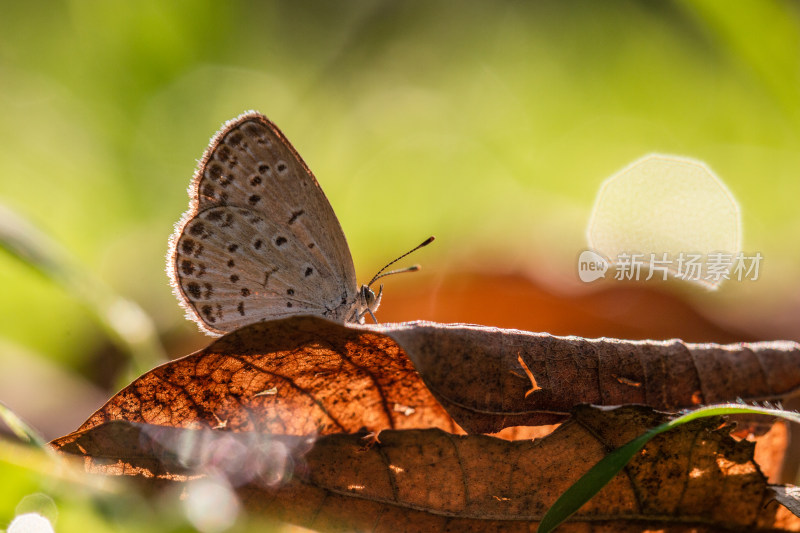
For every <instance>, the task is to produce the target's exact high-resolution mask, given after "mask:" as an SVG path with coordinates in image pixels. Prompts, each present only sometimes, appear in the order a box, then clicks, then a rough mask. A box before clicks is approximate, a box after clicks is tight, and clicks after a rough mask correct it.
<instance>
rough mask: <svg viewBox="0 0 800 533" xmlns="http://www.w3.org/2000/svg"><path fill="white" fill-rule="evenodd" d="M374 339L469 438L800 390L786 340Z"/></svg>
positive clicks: (406, 328)
mask: <svg viewBox="0 0 800 533" xmlns="http://www.w3.org/2000/svg"><path fill="white" fill-rule="evenodd" d="M374 327H375V326H373V328H374ZM380 330H381V331H384V332H385V333H386V334H387V335H390V336H391V337H392V338H394V339H395V340H396V341H397V342H398V343H399V344H400V345H401V346H402V347H403V348H404V349H405V351H406V353H407V354H408V355H409V357H410V358H411V360H412V361H413V362H414V365H415V366H416V368H417V370H418V371H419V373H420V374H421V375H422V377H423V379H424V380H425V383H426V384H427V385H428V388H429V389H430V390H431V392H433V394H434V396H436V399H438V400H439V402H440V403H441V404H442V405H443V406H444V407H445V408H446V409H447V411H448V412H449V413H450V415H451V416H452V417H453V418H454V419H455V420H456V421H457V422H458V423H459V424H460V425H461V427H462V428H464V430H466V431H467V432H468V433H494V432H497V431H499V430H501V429H502V428H504V427H509V426H521V425H541V424H553V423H556V422H559V421H561V420H563V419H564V418H565V417H566V415H567V413H569V411H570V409H571V408H572V407H573V406H574V405H576V404H580V403H591V404H595V405H623V404H631V403H635V404H643V405H649V406H651V407H653V408H655V409H659V410H664V411H676V410H680V409H683V408H690V407H696V406H698V405H700V404H710V403H718V402H725V401H735V400H737V399H743V400H745V401H757V400H779V399H782V398H786V397H790V396H793V395H795V394H796V393H797V390H798V388H799V387H800V344H798V343H796V342H789V341H775V342H756V343H737V344H729V345H719V344H690V343H684V342H682V341H680V340H676V339H674V340H669V341H624V340H618V339H606V338H602V339H584V338H581V337H557V336H554V335H550V334H547V333H530V332H525V331H518V330H506V329H499V328H490V327H485V326H474V325H460V324H437V323H431V322H407V323H403V324H390V325H383V326H382V327H381V328H380Z"/></svg>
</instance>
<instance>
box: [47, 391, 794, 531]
mask: <svg viewBox="0 0 800 533" xmlns="http://www.w3.org/2000/svg"><path fill="white" fill-rule="evenodd" d="M665 420H666V417H665V416H664V415H662V414H658V413H655V412H653V411H651V410H650V409H648V408H644V407H634V406H628V407H623V408H618V409H613V410H608V409H598V408H591V407H588V406H581V407H578V408H577V409H576V410H575V411H574V413H573V417H572V418H571V419H570V420H569V421H567V422H566V423H564V424H563V425H562V426H561V427H560V428H559V429H557V430H556V431H555V432H554V433H553V434H552V435H550V436H548V437H546V438H544V439H541V440H537V441H533V442H531V441H515V442H509V441H505V440H501V439H497V438H494V437H489V436H485V435H466V436H465V435H453V434H450V433H446V432H443V431H440V430H403V431H385V432H383V433H382V434H381V439H380V442H376V443H374V444H373V445H372V446H368V447H365V446H364V443H363V440H361V439H359V438H358V436H356V435H329V436H325V437H321V438H319V439H318V440H317V441H316V442H315V443H313V447H310V448H309V446H310V441H309V440H308V439H304V438H300V437H292V436H272V435H264V434H253V433H239V434H237V433H231V432H223V431H213V430H208V429H206V430H203V431H198V430H185V429H184V430H181V429H174V428H165V427H153V426H148V425H142V424H130V423H122V422H117V423H108V424H104V425H100V426H97V427H95V428H93V429H89V430H85V431H82V432H78V433H76V434H74V435H73V436H72V437H73V438H71V439H68V441H66V442H65V444H64V445H63V446H62V447H61V451H62V452H65V453H69V454H76V455H79V456H83V457H85V458H88V459H86V460H85V464H86V467H87V469H88V470H90V471H94V472H103V473H108V474H128V475H132V476H137V477H138V479H139V480H140V481H142V482H143V483H145V484H155V485H159V486H160V483H161V482H163V481H164V480H173V481H184V480H187V479H189V478H190V477H191V476H194V475H212V474H213V475H217V476H218V475H221V473H223V474H224V475H225V476H226V477H227V479H228V481H229V482H230V483H231V485H233V486H234V487H236V493H237V494H238V495H239V497H240V498H241V500H242V502H243V503H244V504H245V506H246V507H247V508H248V509H249V510H250V511H253V512H258V513H262V514H264V515H267V516H269V517H273V518H278V519H283V520H287V521H291V522H295V523H297V524H300V525H302V526H305V527H310V528H314V529H318V530H322V531H371V532H382V531H387V532H404V531H474V532H478V531H508V532H516V531H520V532H521V531H531V530H532V529H533V528H534V527H535V525H536V523H537V521H538V520H540V519H541V517H542V515H543V513H544V512H545V511H546V510H547V508H548V507H549V506H550V505H551V504H552V503H553V501H554V500H555V498H556V497H557V496H558V495H559V494H561V492H562V491H564V490H565V489H566V488H567V487H568V486H569V485H570V484H572V483H573V482H575V481H576V480H577V479H578V478H579V477H580V475H582V474H583V473H584V472H586V470H587V469H588V468H590V467H591V466H592V465H593V464H594V463H596V462H597V461H598V460H599V459H601V458H602V457H603V456H604V455H605V454H606V453H607V452H608V451H609V450H611V449H613V448H615V447H617V446H619V445H621V444H623V443H625V442H626V441H628V440H629V439H631V438H633V437H635V436H637V435H638V434H640V433H642V432H643V431H645V430H646V429H647V428H650V427H653V426H654V425H657V424H659V423H662V422H664V421H665ZM720 420H721V419H719V418H712V419H705V420H698V421H694V422H692V423H690V424H686V425H683V426H680V427H679V428H677V429H675V430H673V431H670V432H667V433H664V434H662V435H660V436H658V437H656V438H655V439H654V440H652V441H651V442H650V443H649V444H648V445H647V446H646V447H645V448H644V449H643V450H642V452H641V453H639V454H638V455H637V457H636V458H635V459H634V460H633V461H632V462H631V463H630V464H629V465H628V467H627V468H626V469H625V470H624V471H623V472H621V473H620V474H619V475H618V476H617V477H615V478H614V479H613V480H612V481H611V483H610V484H609V485H607V486H606V487H605V488H604V489H603V490H602V491H601V492H600V493H599V494H598V495H597V496H596V497H595V498H594V499H593V500H591V501H590V502H589V503H588V504H587V505H585V506H584V507H583V508H581V510H580V511H579V512H578V513H577V514H576V515H575V516H574V517H573V519H572V522H571V523H568V524H567V525H566V526H565V527H564V528H562V529H561V530H560V531H641V530H643V529H648V528H650V529H652V528H657V529H662V530H664V531H690V530H692V531H726V530H729V531H775V530H776V529H777V528H778V527H780V528H785V530H792V529H797V528H800V520H798V519H797V518H796V517H793V516H791V515H789V514H787V513H786V512H785V509H784V508H783V507H782V506H781V505H780V504H779V503H777V502H776V501H775V500H774V499H773V492H772V490H771V487H769V486H768V485H767V484H766V481H765V479H764V477H763V475H762V474H761V472H760V471H759V469H758V467H757V465H755V464H754V463H753V461H752V451H753V444H752V443H749V442H746V441H738V442H737V441H736V440H734V439H732V438H731V437H730V436H729V435H728V431H729V430H730V426H723V427H720Z"/></svg>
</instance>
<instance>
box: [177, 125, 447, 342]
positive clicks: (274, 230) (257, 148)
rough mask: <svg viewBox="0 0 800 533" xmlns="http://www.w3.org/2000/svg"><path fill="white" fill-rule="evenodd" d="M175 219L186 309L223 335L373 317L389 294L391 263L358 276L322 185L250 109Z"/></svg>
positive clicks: (215, 147) (223, 133) (203, 169)
mask: <svg viewBox="0 0 800 533" xmlns="http://www.w3.org/2000/svg"><path fill="white" fill-rule="evenodd" d="M189 197H190V202H189V209H188V210H187V211H186V212H185V213H184V214H183V217H182V218H181V220H180V221H179V222H178V223H177V224H176V225H175V231H174V232H173V234H172V236H171V237H170V241H169V252H168V253H167V273H168V274H169V277H170V281H171V284H172V287H173V292H174V293H175V295H176V297H177V298H178V301H179V302H180V303H181V305H182V306H183V307H184V308H185V309H186V315H187V317H188V318H189V319H191V320H194V321H195V322H196V323H197V324H198V325H199V326H200V329H202V330H203V331H204V332H206V333H208V334H210V335H221V334H224V333H227V332H230V331H233V330H235V329H237V328H240V327H242V326H245V325H247V324H251V323H254V322H259V321H264V320H272V319H278V318H283V317H287V316H291V315H300V314H311V315H319V316H323V317H325V318H328V319H331V320H335V321H339V322H359V323H361V322H363V321H364V317H365V315H367V314H369V315H370V316H371V317H372V318H373V320H375V322H377V319H376V318H375V315H374V313H375V311H376V310H377V309H378V306H379V305H380V301H381V296H382V294H383V286H381V288H380V290H379V291H378V294H377V295H376V294H375V293H374V292H373V290H372V289H371V288H370V285H372V283H374V282H375V281H376V280H377V279H379V278H381V277H383V276H387V275H389V274H394V273H397V272H407V271H414V270H417V269H418V268H419V267H417V266H412V267H409V268H405V269H401V270H396V271H391V272H385V273H384V272H383V271H384V270H386V268H387V267H388V266H389V265H391V264H393V263H394V262H395V261H398V260H400V259H402V258H403V257H405V256H406V255H408V254H410V253H411V252H413V251H415V250H417V249H419V248H421V247H423V246H426V245H427V244H429V243H430V242H432V241H433V237H430V238H428V239H427V240H426V241H425V242H423V243H422V244H420V245H419V246H417V247H416V248H414V249H413V250H411V251H409V252H408V253H406V254H403V255H402V256H400V257H398V258H397V259H395V260H394V261H392V262H390V263H389V264H388V265H386V266H385V267H384V268H383V269H381V271H379V272H378V274H376V275H375V277H374V278H373V279H372V280H371V281H370V282H369V283H368V284H366V285H362V286H361V287H360V288H359V287H358V284H357V282H356V276H355V268H354V266H353V259H352V257H351V255H350V248H349V247H348V245H347V240H346V239H345V236H344V232H343V231H342V227H341V225H340V224H339V220H338V219H337V218H336V215H335V214H334V212H333V208H332V207H331V205H330V203H329V202H328V199H327V198H326V197H325V193H323V192H322V188H320V186H319V183H317V180H316V178H314V175H313V174H312V173H311V170H309V168H308V166H307V165H306V164H305V162H303V160H302V158H301V157H300V155H299V154H298V153H297V151H296V150H295V149H294V148H293V147H292V145H291V144H290V143H289V141H288V140H287V139H286V137H285V136H284V135H283V133H281V131H280V130H279V129H278V127H277V126H275V124H273V123H272V122H270V120H269V119H267V117H265V116H264V115H262V114H261V113H258V112H256V111H249V112H246V113H244V114H242V115H240V116H239V117H237V118H235V119H233V120H230V121H228V122H226V123H225V124H224V125H223V127H222V129H221V130H220V131H219V132H217V134H216V135H214V137H213V138H212V139H211V142H210V144H209V146H208V148H207V149H206V151H205V153H204V154H203V157H202V159H201V160H200V163H199V164H198V167H197V170H196V172H195V174H194V178H193V179H192V182H191V184H190V186H189Z"/></svg>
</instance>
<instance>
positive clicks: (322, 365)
mask: <svg viewBox="0 0 800 533" xmlns="http://www.w3.org/2000/svg"><path fill="white" fill-rule="evenodd" d="M110 420H127V421H131V422H144V423H148V424H154V425H161V426H171V427H182V428H201V427H205V428H217V429H226V430H229V431H256V432H263V433H276V434H287V435H309V434H322V435H324V434H329V433H354V432H357V431H361V430H366V431H380V430H382V429H390V428H394V429H401V428H411V427H415V428H421V427H423V428H424V427H438V428H443V429H446V430H448V431H458V427H457V426H456V424H455V423H454V422H453V421H452V420H451V419H450V417H449V416H448V415H447V413H446V412H445V411H444V409H442V407H441V406H440V405H439V404H438V403H437V401H436V400H435V399H434V398H433V396H432V395H431V393H430V392H429V391H428V390H427V388H426V387H425V385H424V384H423V382H422V380H421V379H420V378H419V376H418V374H417V372H416V370H415V369H414V366H413V365H412V363H411V361H409V360H408V358H407V357H406V355H405V353H404V352H403V351H402V349H400V347H399V346H397V344H396V343H395V342H394V341H393V340H392V339H390V338H388V337H386V336H385V335H383V334H381V333H377V332H373V331H367V330H362V329H354V328H347V327H344V326H341V325H338V324H335V323H333V322H329V321H326V320H323V319H320V318H315V317H293V318H290V319H285V320H276V321H271V322H262V323H258V324H253V325H250V326H247V327H245V328H242V329H240V330H237V331H235V332H233V333H231V334H228V335H226V336H224V337H222V338H220V339H218V340H217V341H215V342H213V343H212V344H211V345H209V346H208V347H207V348H205V349H204V350H200V351H198V352H196V353H194V354H192V355H188V356H186V357H183V358H181V359H177V360H175V361H171V362H169V363H166V364H164V365H161V366H159V367H156V368H154V369H153V370H151V371H150V372H147V373H146V374H144V375H142V376H141V377H139V378H138V379H136V380H135V381H133V383H131V384H130V385H128V386H127V387H125V388H124V389H123V390H121V391H120V392H119V393H117V394H116V395H115V396H114V397H113V398H111V399H110V400H109V401H108V403H106V405H104V406H103V407H102V408H101V409H100V410H98V411H97V412H96V413H95V414H93V415H92V416H91V417H90V418H89V419H88V420H87V421H86V422H85V423H84V424H83V425H82V426H81V427H80V430H85V429H88V428H91V427H95V426H97V425H99V424H102V423H103V422H107V421H110Z"/></svg>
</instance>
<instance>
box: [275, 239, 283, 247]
mask: <svg viewBox="0 0 800 533" xmlns="http://www.w3.org/2000/svg"><path fill="white" fill-rule="evenodd" d="M284 244H286V237H278V238H277V239H275V246H283V245H284Z"/></svg>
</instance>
